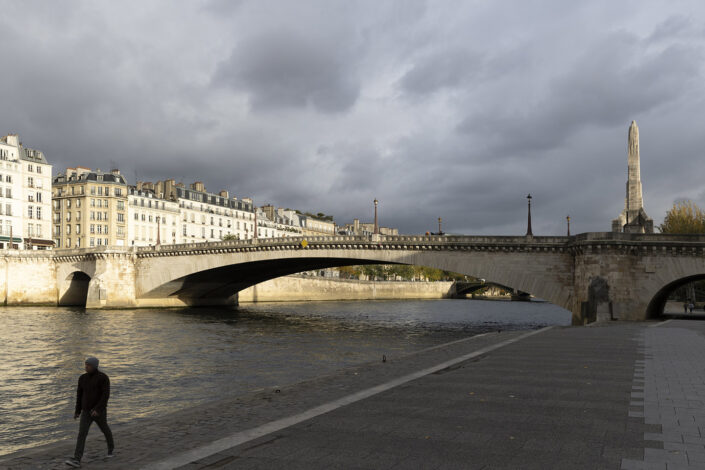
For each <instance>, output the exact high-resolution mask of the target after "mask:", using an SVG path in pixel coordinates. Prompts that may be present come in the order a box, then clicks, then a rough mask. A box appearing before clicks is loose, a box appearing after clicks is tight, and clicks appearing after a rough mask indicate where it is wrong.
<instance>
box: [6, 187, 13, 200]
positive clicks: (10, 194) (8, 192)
mask: <svg viewBox="0 0 705 470" xmlns="http://www.w3.org/2000/svg"><path fill="white" fill-rule="evenodd" d="M5 197H6V198H8V199H12V188H5Z"/></svg>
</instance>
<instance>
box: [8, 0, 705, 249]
mask: <svg viewBox="0 0 705 470" xmlns="http://www.w3.org/2000/svg"><path fill="white" fill-rule="evenodd" d="M0 12H2V14H1V15H0V134H2V135H4V134H7V133H19V134H20V137H21V139H22V141H23V142H24V144H25V145H27V146H29V147H33V148H38V149H41V150H43V151H44V152H45V154H46V156H47V158H48V159H49V161H50V162H51V163H52V164H53V165H54V174H56V173H59V172H63V171H64V170H65V168H66V167H67V166H76V165H83V166H90V167H93V168H95V167H98V168H101V169H104V170H107V169H109V168H110V167H114V166H117V167H119V168H120V170H122V172H123V173H124V174H125V175H126V176H127V178H128V181H129V182H130V183H132V184H134V182H135V180H136V179H141V180H156V179H164V178H169V177H171V178H175V179H176V180H177V181H178V180H181V181H183V182H184V183H187V184H188V183H191V182H193V181H195V180H202V181H203V182H204V183H205V184H206V187H207V188H208V189H209V190H211V191H218V190H220V189H228V190H229V191H230V192H231V194H234V195H236V196H238V197H244V196H251V197H253V198H254V199H255V203H256V204H258V205H260V204H265V203H272V204H275V205H278V206H284V207H292V208H298V209H301V210H303V211H307V210H308V211H314V212H325V213H327V214H333V215H335V218H336V220H337V221H338V222H341V223H342V222H347V221H350V220H351V219H352V218H353V217H359V218H362V219H363V220H371V218H372V208H373V205H372V200H373V199H374V198H375V197H376V198H378V199H379V200H380V222H381V224H383V225H391V226H396V227H399V229H400V230H401V231H402V232H405V233H421V232H425V231H426V230H435V227H436V219H437V217H439V216H442V217H443V219H444V229H445V230H446V231H450V232H455V233H468V234H523V233H524V232H525V230H526V199H525V196H526V194H527V193H529V192H530V193H531V194H532V196H533V197H534V199H533V215H534V233H535V234H537V235H551V234H563V233H564V232H565V217H566V215H568V214H570V216H571V218H572V229H573V231H574V232H585V231H608V230H610V223H611V220H612V219H613V218H615V217H616V216H617V215H618V214H619V212H620V211H621V210H622V208H623V206H624V196H625V183H626V170H627V129H628V127H629V123H630V122H631V120H632V119H634V120H636V121H637V123H638V124H639V128H640V134H641V171H642V181H643V185H644V201H645V208H646V212H647V213H648V214H649V215H650V216H651V217H653V218H654V220H655V222H656V223H657V224H658V223H660V222H661V221H662V219H663V215H664V212H665V211H666V209H667V208H668V207H669V206H670V205H671V204H672V203H673V201H674V200H676V199H680V198H690V199H693V200H694V201H696V202H697V203H699V204H701V205H705V158H703V157H704V155H703V149H704V148H705V127H704V124H705V118H704V116H703V114H704V113H705V111H704V110H705V87H704V86H703V84H704V83H705V82H704V81H703V63H704V62H703V58H704V57H703V55H704V52H705V2H702V1H700V0H693V1H688V2H686V1H677V0H673V1H669V2H656V1H653V2H652V1H644V0H639V1H636V0H635V1H614V0H609V1H590V2H569V1H565V0H552V1H531V2H527V1H524V0H520V1H482V2H480V1H476V2H473V1H467V0H466V1H457V2H451V1H428V2H424V1H415V0H401V1H380V0H371V1H361V2H355V1H350V0H341V1H332V0H321V1H305V0H302V1H281V2H276V1H263V0H257V1H234V0H212V1H205V0H203V1H181V2H176V1H172V0H163V1H144V0H140V1H134V2H129V1H120V2H114V1H110V2H109V1H102V2H101V1H95V0H90V1H62V2H56V1H49V0H45V1H42V2H37V1H28V0H22V1H19V0H18V1H5V0H0Z"/></svg>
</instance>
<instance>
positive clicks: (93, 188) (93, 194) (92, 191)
mask: <svg viewBox="0 0 705 470" xmlns="http://www.w3.org/2000/svg"><path fill="white" fill-rule="evenodd" d="M91 195H92V196H95V186H91ZM91 246H93V243H91Z"/></svg>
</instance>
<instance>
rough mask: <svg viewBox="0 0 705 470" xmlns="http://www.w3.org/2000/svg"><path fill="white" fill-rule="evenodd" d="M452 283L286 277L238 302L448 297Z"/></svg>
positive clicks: (243, 295) (246, 294) (246, 293)
mask: <svg viewBox="0 0 705 470" xmlns="http://www.w3.org/2000/svg"><path fill="white" fill-rule="evenodd" d="M452 285H453V283H452V282H450V281H448V282H411V281H357V280H347V279H331V278H321V277H319V278H316V277H305V276H285V277H279V278H276V279H272V280H270V281H265V282H262V283H260V284H257V285H255V286H252V287H249V288H247V289H245V290H242V291H240V293H239V298H238V300H239V302H241V303H245V302H292V301H304V300H393V299H397V300H403V299H442V298H447V297H449V296H450V295H449V294H450V293H451V287H452Z"/></svg>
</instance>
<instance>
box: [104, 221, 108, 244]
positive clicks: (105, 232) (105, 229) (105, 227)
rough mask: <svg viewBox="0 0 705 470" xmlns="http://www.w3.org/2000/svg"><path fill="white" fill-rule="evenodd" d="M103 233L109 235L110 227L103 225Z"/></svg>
mask: <svg viewBox="0 0 705 470" xmlns="http://www.w3.org/2000/svg"><path fill="white" fill-rule="evenodd" d="M103 233H104V234H106V235H107V234H108V226H107V225H103ZM106 245H107V243H106Z"/></svg>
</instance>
